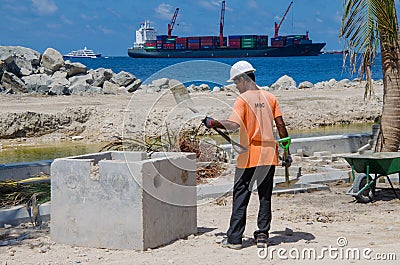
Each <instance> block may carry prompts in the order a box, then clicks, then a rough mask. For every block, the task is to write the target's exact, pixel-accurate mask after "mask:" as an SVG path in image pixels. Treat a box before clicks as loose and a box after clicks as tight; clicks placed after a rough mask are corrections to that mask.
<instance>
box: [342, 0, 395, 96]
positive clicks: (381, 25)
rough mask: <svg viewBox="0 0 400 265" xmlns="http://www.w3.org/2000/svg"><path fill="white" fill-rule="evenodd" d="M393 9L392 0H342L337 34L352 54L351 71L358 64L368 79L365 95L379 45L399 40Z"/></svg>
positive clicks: (370, 85)
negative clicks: (339, 26) (340, 19)
mask: <svg viewBox="0 0 400 265" xmlns="http://www.w3.org/2000/svg"><path fill="white" fill-rule="evenodd" d="M395 12H396V11H395V7H394V0H344V10H343V18H342V25H341V28H340V34H339V37H340V38H342V39H344V40H345V46H346V47H345V49H346V50H347V51H348V52H349V53H350V58H355V59H354V60H350V64H353V65H351V66H352V69H353V71H352V73H355V69H356V65H359V68H358V74H359V76H360V77H361V78H365V79H366V80H367V83H366V87H365V89H366V91H365V96H367V95H369V96H371V94H372V91H373V89H372V76H371V65H372V64H373V62H374V60H375V58H376V55H377V54H378V52H379V49H380V47H381V45H392V44H395V43H397V41H398V34H397V32H398V27H397V17H396V13H395ZM357 55H359V58H358V59H357Z"/></svg>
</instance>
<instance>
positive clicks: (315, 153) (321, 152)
mask: <svg viewBox="0 0 400 265" xmlns="http://www.w3.org/2000/svg"><path fill="white" fill-rule="evenodd" d="M313 155H314V156H317V157H323V156H331V155H332V153H331V152H329V151H320V152H314V154H313Z"/></svg>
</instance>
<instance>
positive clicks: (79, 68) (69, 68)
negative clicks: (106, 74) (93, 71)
mask: <svg viewBox="0 0 400 265" xmlns="http://www.w3.org/2000/svg"><path fill="white" fill-rule="evenodd" d="M65 71H66V73H67V77H71V76H75V75H80V74H86V73H87V66H85V65H83V64H82V63H71V61H69V60H68V61H66V62H65Z"/></svg>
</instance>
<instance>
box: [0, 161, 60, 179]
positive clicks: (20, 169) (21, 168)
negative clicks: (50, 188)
mask: <svg viewBox="0 0 400 265" xmlns="http://www.w3.org/2000/svg"><path fill="white" fill-rule="evenodd" d="M52 162H53V160H40V161H34V162H21V163H10V164H0V180H8V179H14V180H20V179H26V178H30V177H33V176H38V175H40V174H42V173H44V174H48V175H50V165H51V163H52Z"/></svg>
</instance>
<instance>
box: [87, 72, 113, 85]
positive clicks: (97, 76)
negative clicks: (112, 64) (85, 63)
mask: <svg viewBox="0 0 400 265" xmlns="http://www.w3.org/2000/svg"><path fill="white" fill-rule="evenodd" d="M89 74H92V76H93V80H94V81H93V83H92V85H93V86H96V87H103V84H104V82H105V81H110V80H111V78H112V77H113V75H114V72H113V71H112V70H111V69H105V68H99V69H96V70H90V71H89Z"/></svg>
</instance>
